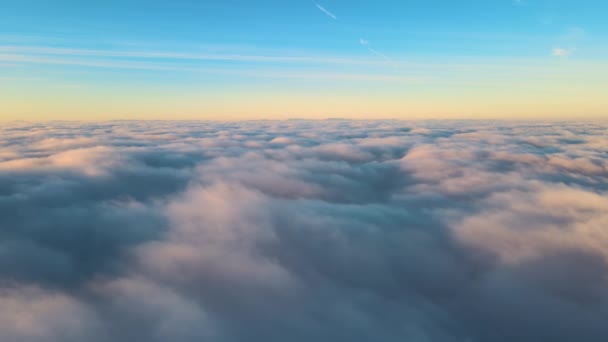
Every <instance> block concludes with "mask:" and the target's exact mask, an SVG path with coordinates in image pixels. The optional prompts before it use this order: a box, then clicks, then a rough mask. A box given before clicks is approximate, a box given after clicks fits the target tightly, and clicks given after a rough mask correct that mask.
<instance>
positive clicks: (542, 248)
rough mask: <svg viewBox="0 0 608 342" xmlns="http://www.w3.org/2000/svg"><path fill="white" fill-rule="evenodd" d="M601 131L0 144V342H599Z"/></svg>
mask: <svg viewBox="0 0 608 342" xmlns="http://www.w3.org/2000/svg"><path fill="white" fill-rule="evenodd" d="M607 321H608V125H606V124H590V123H579V124H575V123H503V122H501V123H497V122H403V121H370V122H360V121H340V120H328V121H318V122H312V121H284V122H240V123H215V122H174V123H173V122H110V123H100V124H77V123H52V124H27V123H15V124H4V125H3V126H2V127H1V129H0V341H6V342H13V341H19V342H42V341H44V342H72V341H93V342H101V341H118V342H127V341H151V342H160V341H163V342H164V341H177V342H180V341H183V342H190V341H218V342H232V341H307V342H308V341H332V342H334V341H349V342H350V341H413V342H418V341H420V342H423V341H433V342H434V341H437V342H452V341H462V342H474V341H480V342H485V341H488V342H512V341H535V342H536V341H555V342H559V341H606V337H607V336H608V325H607V324H606V322H607Z"/></svg>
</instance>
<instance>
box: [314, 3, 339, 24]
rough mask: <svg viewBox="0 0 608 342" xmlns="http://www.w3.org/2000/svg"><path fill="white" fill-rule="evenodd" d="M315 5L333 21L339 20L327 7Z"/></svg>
mask: <svg viewBox="0 0 608 342" xmlns="http://www.w3.org/2000/svg"><path fill="white" fill-rule="evenodd" d="M315 5H316V6H317V8H318V9H319V10H321V12H323V13H325V14H327V16H328V17H330V18H332V19H333V20H338V17H336V16H335V15H334V14H333V13H331V12H330V11H328V10H327V9H326V8H325V7H323V6H321V5H319V4H318V3H315Z"/></svg>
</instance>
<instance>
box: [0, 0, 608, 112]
mask: <svg viewBox="0 0 608 342" xmlns="http://www.w3.org/2000/svg"><path fill="white" fill-rule="evenodd" d="M0 3H1V5H2V11H0V120H17V119H23V120H55V119H59V120H61V119H78V120H106V119H228V120H235V119H286V118H334V117H343V118H357V119H361V118H365V119H376V118H398V119H443V118H454V119H456V118H458V119H462V118H500V119H503V118H505V119H508V118H518V119H552V118H555V119H587V118H608V112H607V110H606V109H607V108H608V99H607V98H606V96H605V93H606V92H607V90H608V81H607V80H608V58H607V57H608V23H606V21H605V13H608V3H606V2H605V1H599V0H587V1H574V0H554V1H549V0H520V1H516V0H496V1H481V0H469V1H447V0H442V1H440V0H427V1H422V0H415V1H414V0H412V1H406V0H401V1H396V0H394V1H393V0H379V1H357V2H352V1H344V0H325V1H319V2H315V1H307V0H302V1H278V0H261V1H255V2H253V1H184V0H175V1H156V0H152V1H150V0H148V1H139V0H126V1H117V0H108V1H103V2H90V1H89V2H83V1H74V0H58V1H42V0H21V1H13V0H9V1H7V0H0Z"/></svg>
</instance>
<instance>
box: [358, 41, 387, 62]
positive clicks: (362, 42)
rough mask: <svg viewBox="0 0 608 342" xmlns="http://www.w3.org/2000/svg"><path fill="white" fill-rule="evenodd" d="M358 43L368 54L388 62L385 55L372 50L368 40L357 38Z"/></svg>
mask: <svg viewBox="0 0 608 342" xmlns="http://www.w3.org/2000/svg"><path fill="white" fill-rule="evenodd" d="M359 43H360V44H361V45H362V46H364V47H366V48H367V50H368V51H369V52H371V53H373V54H374V55H376V56H379V57H382V58H384V59H385V60H389V58H388V57H387V56H386V55H385V54H383V53H382V52H380V51H378V50H376V49H374V48H372V46H371V43H370V41H369V40H367V39H364V38H359Z"/></svg>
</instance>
